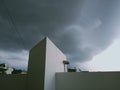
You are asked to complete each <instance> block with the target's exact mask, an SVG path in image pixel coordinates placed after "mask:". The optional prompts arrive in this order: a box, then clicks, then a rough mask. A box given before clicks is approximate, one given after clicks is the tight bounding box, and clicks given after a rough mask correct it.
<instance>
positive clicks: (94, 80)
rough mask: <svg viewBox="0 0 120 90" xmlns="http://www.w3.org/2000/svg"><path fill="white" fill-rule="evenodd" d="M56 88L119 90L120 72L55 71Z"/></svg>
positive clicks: (62, 89)
mask: <svg viewBox="0 0 120 90" xmlns="http://www.w3.org/2000/svg"><path fill="white" fill-rule="evenodd" d="M56 90H120V72H80V73H57V74H56Z"/></svg>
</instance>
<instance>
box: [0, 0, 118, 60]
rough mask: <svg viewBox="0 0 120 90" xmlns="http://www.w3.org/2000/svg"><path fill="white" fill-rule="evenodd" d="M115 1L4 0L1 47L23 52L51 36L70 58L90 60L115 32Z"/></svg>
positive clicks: (0, 14)
mask: <svg viewBox="0 0 120 90" xmlns="http://www.w3.org/2000/svg"><path fill="white" fill-rule="evenodd" d="M116 3H118V0H109V1H108V0H4V2H2V0H1V1H0V49H1V50H8V51H11V53H14V52H16V51H18V52H19V51H21V52H22V50H29V49H30V48H31V47H32V46H34V45H35V44H36V43H37V42H38V41H40V40H41V39H42V38H43V37H44V36H48V37H49V38H50V39H51V40H52V41H53V42H54V43H55V44H56V45H57V46H58V47H59V48H60V49H61V50H62V51H63V52H64V53H65V54H66V55H67V56H68V59H69V60H71V61H73V62H79V61H86V60H90V59H91V58H92V57H93V56H94V55H96V54H98V53H100V52H101V51H103V50H105V49H106V48H107V47H108V46H109V45H110V44H111V43H112V40H113V38H114V37H115V35H116V34H115V32H116V31H115V30H113V28H112V27H111V26H112V24H113V23H112V18H113V16H114V14H113V13H115V12H114V11H115V9H116V8H115V6H116ZM7 9H8V11H7ZM10 16H11V17H12V19H13V23H15V24H14V25H13V24H12V22H11V17H10ZM15 26H16V28H15ZM26 55H27V54H26ZM8 57H9V56H8ZM10 57H11V58H12V59H14V56H10ZM15 58H16V57H15ZM19 60H20V58H19Z"/></svg>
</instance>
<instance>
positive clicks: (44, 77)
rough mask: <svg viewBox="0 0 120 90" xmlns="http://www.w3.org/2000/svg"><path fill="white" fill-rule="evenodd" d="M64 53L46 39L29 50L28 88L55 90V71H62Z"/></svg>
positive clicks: (30, 89) (33, 89)
mask: <svg viewBox="0 0 120 90" xmlns="http://www.w3.org/2000/svg"><path fill="white" fill-rule="evenodd" d="M63 60H66V57H65V55H64V54H63V53H62V52H61V51H60V50H59V49H58V48H57V47H56V46H55V45H54V44H53V43H52V42H51V41H50V40H49V39H48V38H45V39H43V40H42V41H41V42H40V43H38V44H37V45H36V46H35V47H33V48H32V49H31V50H30V56H29V65H28V66H29V67H28V90H55V73H56V72H64V65H63Z"/></svg>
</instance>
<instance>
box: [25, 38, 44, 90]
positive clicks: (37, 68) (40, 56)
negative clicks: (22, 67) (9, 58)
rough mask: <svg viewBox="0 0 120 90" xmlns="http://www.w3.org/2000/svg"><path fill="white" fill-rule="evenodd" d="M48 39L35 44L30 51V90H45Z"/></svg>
mask: <svg viewBox="0 0 120 90" xmlns="http://www.w3.org/2000/svg"><path fill="white" fill-rule="evenodd" d="M45 56H46V39H44V40H42V41H41V42H40V43H38V44H37V45H36V46H34V47H33V48H32V49H31V50H30V53H29V63H28V77H27V78H28V81H27V84H28V85H27V87H28V90H44V76H45V59H46V57H45Z"/></svg>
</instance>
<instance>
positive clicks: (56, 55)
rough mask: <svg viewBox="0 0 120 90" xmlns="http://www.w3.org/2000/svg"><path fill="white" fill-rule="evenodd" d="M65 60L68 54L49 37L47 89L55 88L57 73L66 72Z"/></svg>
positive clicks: (52, 89) (47, 44) (47, 48)
mask: <svg viewBox="0 0 120 90" xmlns="http://www.w3.org/2000/svg"><path fill="white" fill-rule="evenodd" d="M63 60H66V56H65V55H64V54H63V53H62V52H61V51H60V50H59V49H58V48H57V47H56V46H55V45H54V44H53V43H52V42H51V41H50V40H49V39H48V38H47V43H46V64H45V65H46V66H45V90H55V73H56V72H64V64H63Z"/></svg>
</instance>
